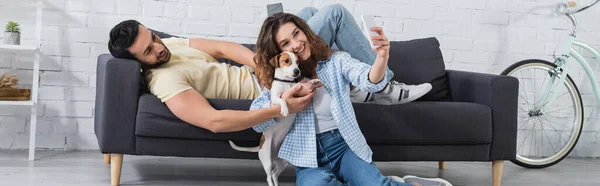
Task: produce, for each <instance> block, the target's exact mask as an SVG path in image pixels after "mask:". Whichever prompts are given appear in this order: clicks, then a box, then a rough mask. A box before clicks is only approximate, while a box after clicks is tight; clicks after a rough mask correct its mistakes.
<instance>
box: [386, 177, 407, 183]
mask: <svg viewBox="0 0 600 186" xmlns="http://www.w3.org/2000/svg"><path fill="white" fill-rule="evenodd" d="M386 177H387V178H388V179H390V180H392V181H395V182H400V183H406V182H404V179H402V178H400V177H398V176H386Z"/></svg>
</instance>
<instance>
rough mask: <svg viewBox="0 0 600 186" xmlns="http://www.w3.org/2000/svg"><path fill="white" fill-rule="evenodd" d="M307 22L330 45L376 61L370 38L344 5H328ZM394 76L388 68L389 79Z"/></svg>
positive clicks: (366, 59)
mask: <svg viewBox="0 0 600 186" xmlns="http://www.w3.org/2000/svg"><path fill="white" fill-rule="evenodd" d="M303 19H304V18H303ZM305 20H306V19H305ZM306 22H307V23H308V26H310V28H311V29H312V30H313V31H314V32H315V33H316V34H317V35H319V36H320V37H321V39H323V40H324V41H325V42H326V43H327V44H328V45H329V46H333V45H334V44H335V45H336V46H337V47H338V48H339V49H340V50H343V51H346V52H348V53H350V55H351V56H352V57H353V58H356V59H358V60H359V61H362V62H364V63H367V64H369V65H373V63H375V57H377V54H376V53H375V51H373V50H372V49H371V45H370V44H369V40H367V37H366V36H365V35H364V34H363V32H362V31H361V29H360V27H359V26H358V24H357V23H356V20H354V17H352V14H351V13H350V12H349V11H348V10H347V9H346V8H344V6H343V5H340V4H332V5H329V6H326V7H324V8H322V9H321V10H319V11H317V12H316V13H314V15H312V16H311V17H310V18H309V19H308V20H307V21H306ZM392 77H393V72H392V71H390V70H389V68H388V79H391V78H392Z"/></svg>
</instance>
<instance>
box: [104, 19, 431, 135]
mask: <svg viewBox="0 0 600 186" xmlns="http://www.w3.org/2000/svg"><path fill="white" fill-rule="evenodd" d="M349 17H351V16H349ZM313 19H314V18H313ZM325 20H326V19H322V20H319V21H325ZM340 21H347V20H340ZM352 21H353V22H354V20H352ZM354 24H356V23H355V22H354ZM327 25H331V24H327ZM334 25H344V24H334ZM323 30H332V31H333V30H338V29H323ZM342 30H348V29H342ZM317 33H319V32H317ZM327 35H329V36H330V37H331V36H333V37H335V36H336V35H337V33H327ZM335 38H337V37H335ZM328 39H329V38H328ZM328 39H326V40H328ZM365 39H366V38H365ZM344 40H350V39H344ZM338 47H340V45H339V44H338ZM108 49H109V51H110V53H111V54H112V55H113V57H117V58H126V59H135V60H138V61H139V62H140V64H141V66H142V70H143V74H144V78H146V80H147V82H148V88H149V90H150V92H151V93H152V94H154V95H156V96H157V97H158V98H159V99H160V100H161V101H162V102H164V103H165V104H166V106H167V107H168V108H169V110H170V111H171V112H173V114H175V115H176V116H177V117H178V118H179V119H181V120H183V121H185V122H187V123H189V124H192V125H195V126H198V127H201V128H204V129H207V130H210V131H212V132H215V133H218V132H233V131H241V130H245V129H248V128H250V127H252V126H255V125H258V124H260V123H263V122H265V121H266V120H269V119H272V118H276V117H279V116H280V108H279V106H274V107H271V108H265V109H259V110H253V111H237V110H216V109H214V108H213V107H212V106H211V105H210V104H209V103H208V101H207V100H206V99H255V98H256V97H257V96H258V95H259V88H260V86H259V85H257V82H256V79H255V77H254V75H253V74H252V73H251V71H250V70H249V69H248V68H243V67H236V66H231V65H227V64H225V63H219V62H217V61H216V60H215V59H217V58H226V59H230V60H233V61H236V62H238V63H241V64H243V65H246V66H249V67H255V64H254V61H253V58H254V53H253V52H252V51H251V50H249V49H248V48H246V47H244V46H242V45H240V44H237V43H232V42H226V41H217V40H210V39H203V38H190V39H184V38H166V39H161V38H159V37H158V36H157V35H156V33H153V32H152V31H151V30H149V29H148V28H146V27H145V26H143V25H142V24H140V23H139V22H138V21H135V20H127V21H123V22H121V23H119V24H117V25H116V26H115V27H114V28H113V29H112V30H111V32H110V40H109V43H108ZM340 49H341V50H344V49H343V48H341V47H340ZM373 60H374V58H373ZM390 74H391V73H390ZM389 79H391V78H389ZM427 88H429V89H430V85H429V87H427V86H414V85H404V84H400V83H397V82H390V83H388V85H387V86H386V88H384V89H383V90H382V91H381V92H379V93H374V94H371V93H367V92H363V91H360V90H358V89H354V90H352V91H351V92H352V93H351V97H352V100H353V102H373V100H374V99H382V100H391V102H390V103H391V104H394V103H396V104H398V103H405V102H408V101H412V100H415V99H417V98H419V97H421V96H423V95H424V94H425V93H427V91H428V90H429V89H427ZM423 89H427V90H423ZM409 92H411V94H409ZM313 94H314V93H313V91H312V90H303V88H301V87H298V86H297V87H296V88H294V89H290V90H289V91H287V92H285V93H284V94H283V95H282V98H283V99H284V100H286V102H287V103H288V107H289V109H290V110H289V112H290V114H291V113H297V112H300V111H301V110H304V109H305V108H307V107H308V106H309V105H310V103H311V102H312V96H313Z"/></svg>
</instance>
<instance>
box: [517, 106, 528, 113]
mask: <svg viewBox="0 0 600 186" xmlns="http://www.w3.org/2000/svg"><path fill="white" fill-rule="evenodd" d="M519 109H521V110H522V111H523V112H529V111H527V110H525V109H524V108H523V107H520V106H519Z"/></svg>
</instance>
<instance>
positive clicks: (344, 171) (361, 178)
mask: <svg viewBox="0 0 600 186" xmlns="http://www.w3.org/2000/svg"><path fill="white" fill-rule="evenodd" d="M339 175H340V178H341V180H344V181H345V182H346V183H348V185H381V186H414V185H413V184H409V183H404V182H397V181H394V180H392V179H390V178H388V177H385V176H383V175H382V174H381V172H380V171H379V169H377V167H375V164H373V163H367V162H365V161H364V160H362V159H360V158H359V157H358V156H356V154H354V152H352V150H348V151H346V153H344V155H343V157H342V158H341V161H340V168H339Z"/></svg>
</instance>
